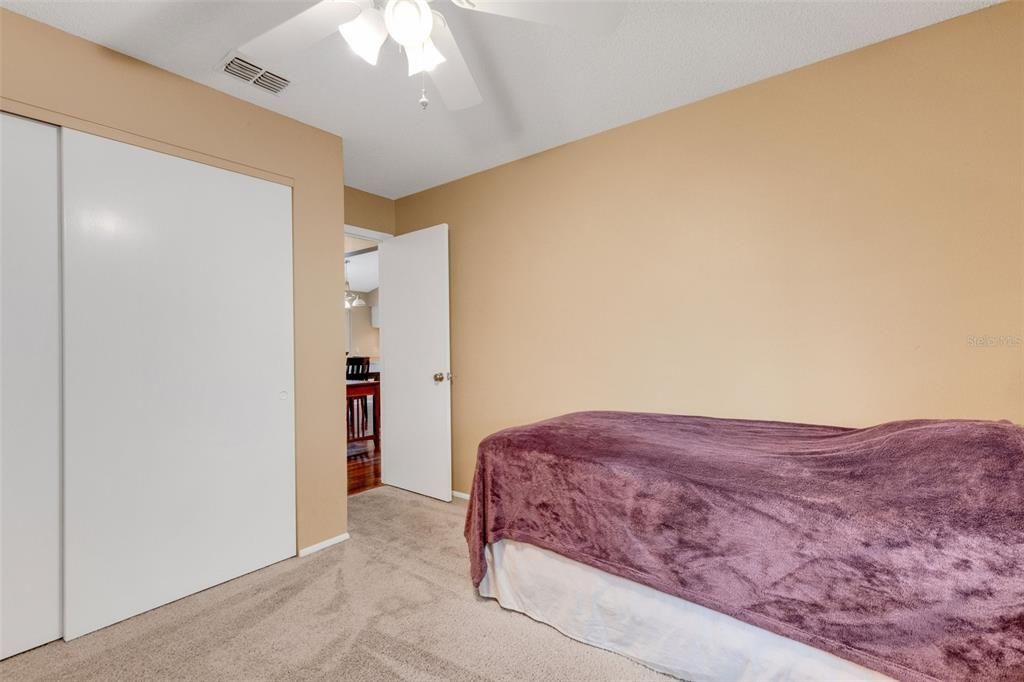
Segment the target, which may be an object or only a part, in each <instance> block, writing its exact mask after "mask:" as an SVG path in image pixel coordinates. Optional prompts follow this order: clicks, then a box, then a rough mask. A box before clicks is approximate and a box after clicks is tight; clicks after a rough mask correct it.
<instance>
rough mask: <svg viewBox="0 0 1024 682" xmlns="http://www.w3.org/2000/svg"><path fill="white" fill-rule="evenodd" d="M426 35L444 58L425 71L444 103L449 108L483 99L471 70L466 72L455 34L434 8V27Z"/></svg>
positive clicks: (455, 108)
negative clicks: (431, 68)
mask: <svg viewBox="0 0 1024 682" xmlns="http://www.w3.org/2000/svg"><path fill="white" fill-rule="evenodd" d="M430 39H431V40H432V41H433V43H434V45H435V46H436V47H437V49H438V50H439V51H440V52H441V54H442V55H444V59H445V60H444V62H442V63H440V64H438V65H437V66H435V67H434V69H433V70H432V71H429V72H428V75H429V76H430V80H431V81H433V82H434V86H435V87H436V88H437V91H438V93H440V95H441V99H443V100H444V104H445V106H446V107H448V109H449V110H451V111H458V110H460V109H468V108H470V107H475V106H476V105H478V104H480V103H481V102H483V101H484V98H483V97H482V96H481V95H480V89H479V88H477V86H476V81H475V80H473V74H472V73H470V71H469V66H468V65H467V64H466V60H465V58H463V56H462V52H461V51H460V50H459V46H458V45H457V44H456V43H455V36H453V35H452V32H451V29H450V28H448V22H446V21H445V20H444V17H442V16H441V15H440V14H439V13H437V12H434V28H433V29H432V30H431V32H430Z"/></svg>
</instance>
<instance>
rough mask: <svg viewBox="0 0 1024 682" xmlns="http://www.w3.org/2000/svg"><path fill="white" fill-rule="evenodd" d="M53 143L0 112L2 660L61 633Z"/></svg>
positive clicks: (52, 137) (41, 129) (43, 131)
mask: <svg viewBox="0 0 1024 682" xmlns="http://www.w3.org/2000/svg"><path fill="white" fill-rule="evenodd" d="M59 141H60V130H59V129H58V128H55V127H53V126H49V125H46V124H44V123H38V122H36V121H30V120H28V119H24V118H19V117H17V116H11V115H10V114H0V165H2V167H3V169H2V170H3V175H2V179H0V300H2V303H0V386H2V390H0V658H3V657H6V656H11V655H13V654H16V653H19V652H21V651H25V650H26V649H31V648H32V647H35V646H39V645H40V644H45V643H46V642H50V641H52V640H55V639H58V638H60V635H61V623H60V619H61V609H60V565H61V557H60V274H59V273H60V270H59V263H60V252H59V249H58V238H59V234H60V202H59V200H58V199H59V196H60V172H59V162H60V149H59Z"/></svg>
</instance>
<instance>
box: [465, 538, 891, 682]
mask: <svg viewBox="0 0 1024 682" xmlns="http://www.w3.org/2000/svg"><path fill="white" fill-rule="evenodd" d="M485 557H486V560H487V574H486V575H485V576H484V579H483V581H482V582H481V583H480V595H481V596H483V597H489V598H493V599H496V600H497V601H498V603H499V604H500V605H501V606H502V607H503V608H506V609H509V610H512V611H518V612H520V613H523V614H525V615H527V616H529V617H530V618H532V619H534V620H536V621H539V622H541V623H545V624H547V625H550V626H551V627H554V628H555V629H557V630H558V631H560V632H561V633H562V634H564V635H566V636H568V637H571V638H573V639H575V640H578V641H580V642H583V643H585V644H589V645H591V646H596V647H599V648H601V649H606V650H608V651H612V652H615V653H617V654H621V655H623V656H626V657H628V658H631V659H633V660H635V661H637V662H639V663H641V664H643V665H645V666H647V667H649V668H652V669H653V670H657V671H659V672H662V673H666V674H669V675H672V676H674V677H677V678H679V679H683V680H687V681H688V682H755V681H756V682H769V681H770V682H791V681H793V682H795V681H796V680H808V681H811V680H814V681H819V680H829V682H854V681H856V682H883V681H888V682H891V678H889V677H887V676H886V675H883V674H882V673H879V672H875V671H873V670H869V669H868V668H865V667H863V666H860V665H858V664H856V663H853V662H851V661H847V660H845V659H843V658H839V657H838V656H835V655H833V654H830V653H828V652H825V651H821V650H819V649H815V648H814V647H811V646H808V645H806V644H803V643H801V642H797V641H795V640H792V639H789V638H787V637H783V636H781V635H777V634H775V633H773V632H769V631H767V630H764V629H762V628H759V627H756V626H754V625H750V624H748V623H744V622H743V621H740V620H737V619H735V618H732V617H731V616H727V615H725V614H722V613H719V612H717V611H714V610H712V609H708V608H705V607H703V606H700V605H698V604H694V603H693V602H689V601H686V600H685V599H680V598H679V597H675V596H672V595H669V594H665V593H663V592H659V591H658V590H655V589H653V588H651V587H647V586H646V585H641V584H639V583H636V582H633V581H631V580H627V579H626V578H620V577H618V576H615V575H612V574H610V573H606V572H604V571H601V570H599V569H596V568H593V567H591V566H587V565H585V564H581V563H579V562H576V561H573V560H571V559H568V558H566V557H563V556H561V555H559V554H556V553H555V552H551V551H548V550H545V549H542V548H540V547H536V546H534V545H530V544H527V543H521V542H514V541H510V540H501V541H499V542H497V543H495V544H493V545H487V547H486V548H485Z"/></svg>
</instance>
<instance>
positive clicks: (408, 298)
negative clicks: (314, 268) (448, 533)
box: [345, 224, 452, 502]
mask: <svg viewBox="0 0 1024 682" xmlns="http://www.w3.org/2000/svg"><path fill="white" fill-rule="evenodd" d="M345 237H346V240H347V242H348V245H349V247H348V248H347V249H346V256H345V267H346V270H345V271H346V283H345V311H346V313H345V314H346V316H347V318H348V321H349V325H348V328H349V337H348V339H347V345H348V347H347V348H346V349H345V350H346V352H347V353H348V366H347V370H348V374H347V376H346V379H347V384H346V408H345V409H346V413H347V418H348V440H349V443H350V446H349V449H348V451H347V452H346V455H347V459H348V462H347V464H348V471H349V486H348V488H349V492H350V494H351V493H355V492H357V491H362V490H366V489H368V488H372V487H376V486H378V485H388V486H393V487H396V488H402V489H403V490H409V491H411V492H415V493H419V494H421V495H426V496H428V497H433V498H435V499H438V500H443V501H445V502H450V501H451V499H452V487H451V483H452V430H451V427H452V421H451V397H452V389H451V386H452V372H451V353H450V345H449V339H450V333H451V330H450V322H449V320H450V312H451V310H450V296H449V269H448V260H449V259H448V225H446V224H441V225H434V226H433V227H425V228H422V229H419V230H414V231H412V232H408V233H405V234H402V235H399V236H395V237H393V236H391V235H387V234H382V233H380V232H374V231H371V230H366V229H361V228H355V227H349V226H346V228H345Z"/></svg>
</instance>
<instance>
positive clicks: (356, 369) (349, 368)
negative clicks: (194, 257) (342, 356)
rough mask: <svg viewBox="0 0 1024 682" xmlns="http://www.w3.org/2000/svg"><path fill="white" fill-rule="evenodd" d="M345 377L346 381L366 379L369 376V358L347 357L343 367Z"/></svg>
mask: <svg viewBox="0 0 1024 682" xmlns="http://www.w3.org/2000/svg"><path fill="white" fill-rule="evenodd" d="M345 378H346V379H347V380H348V381H366V380H367V379H369V378H370V358H360V357H351V358H348V361H347V363H346V367H345Z"/></svg>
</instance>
